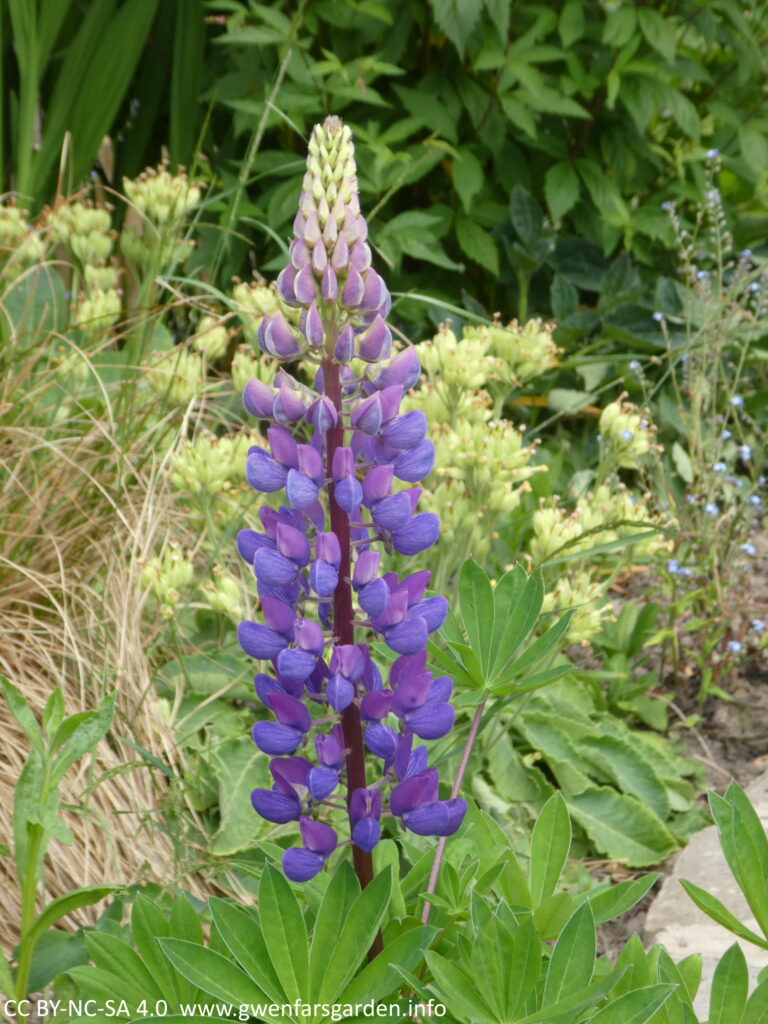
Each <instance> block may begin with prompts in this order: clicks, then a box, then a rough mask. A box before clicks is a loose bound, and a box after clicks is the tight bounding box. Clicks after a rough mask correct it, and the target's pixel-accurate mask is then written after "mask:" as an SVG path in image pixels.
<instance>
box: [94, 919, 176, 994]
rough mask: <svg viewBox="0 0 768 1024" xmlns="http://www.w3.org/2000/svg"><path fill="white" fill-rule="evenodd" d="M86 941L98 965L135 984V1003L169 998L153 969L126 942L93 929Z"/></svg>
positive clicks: (126, 983)
mask: <svg viewBox="0 0 768 1024" xmlns="http://www.w3.org/2000/svg"><path fill="white" fill-rule="evenodd" d="M85 944H86V946H87V947H88V953H89V954H90V957H91V959H92V960H93V962H94V964H96V966H97V967H100V968H101V969H102V970H103V971H109V972H110V973H111V974H113V975H114V976H115V977H116V978H120V979H121V981H122V982H123V983H124V984H125V985H129V986H132V987H133V992H134V993H135V996H136V998H135V1000H134V1002H135V1003H138V1002H140V1001H141V1000H142V999H147V1000H153V1001H154V1000H155V999H164V998H166V993H165V992H164V991H163V990H162V989H161V988H160V986H159V985H158V984H157V982H156V981H155V978H154V976H153V974H152V973H151V971H150V970H149V969H148V968H147V966H146V964H145V963H144V961H143V960H142V959H141V957H140V956H139V955H138V953H137V952H136V951H135V950H134V949H133V947H132V946H130V945H129V944H128V943H127V942H124V941H123V940H122V939H119V938H118V937H117V936H116V935H110V934H109V933H108V932H100V931H93V932H88V933H86V936H85Z"/></svg>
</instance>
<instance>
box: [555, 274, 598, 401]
mask: <svg viewBox="0 0 768 1024" xmlns="http://www.w3.org/2000/svg"><path fill="white" fill-rule="evenodd" d="M549 301H550V302H551V303H552V312H553V313H554V314H555V317H556V318H557V319H558V320H565V318H566V317H569V316H570V315H571V314H572V313H575V312H576V310H577V309H578V306H579V293H578V291H577V290H576V288H575V287H574V286H573V285H572V284H571V282H570V281H569V280H568V278H567V277H564V276H563V275H562V274H555V276H554V277H553V278H552V284H551V285H550V289H549ZM585 384H586V385H587V387H589V388H591V387H592V386H593V385H592V384H590V383H589V382H588V381H585Z"/></svg>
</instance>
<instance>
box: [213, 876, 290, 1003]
mask: <svg viewBox="0 0 768 1024" xmlns="http://www.w3.org/2000/svg"><path fill="white" fill-rule="evenodd" d="M209 903H210V908H211V914H212V916H213V921H214V924H215V925H216V927H217V928H218V930H219V934H220V935H221V937H222V939H223V940H224V942H225V943H226V945H227V948H228V949H229V951H230V953H231V954H232V956H234V958H235V959H236V960H237V962H238V963H239V964H240V966H241V967H242V968H243V970H244V971H245V972H246V974H247V975H248V976H249V977H250V978H251V979H252V980H253V981H254V982H255V983H256V984H257V985H258V986H259V988H260V989H263V991H264V992H265V993H266V995H267V997H268V999H269V1000H270V1001H271V1002H273V1003H281V1002H285V993H284V992H283V989H282V986H281V984H280V980H279V978H278V976H277V973H276V972H275V969H274V967H273V966H272V961H271V960H270V958H269V953H268V952H267V945H266V943H265V941H264V935H263V934H262V930H261V926H260V923H259V921H258V919H257V917H256V915H255V914H251V913H250V912H249V911H248V910H247V909H246V908H245V907H241V906H238V905H237V904H236V903H229V902H228V901H227V900H222V899H218V898H216V897H213V896H212V897H211V899H210V901H209Z"/></svg>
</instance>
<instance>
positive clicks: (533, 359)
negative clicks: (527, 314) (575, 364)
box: [464, 318, 560, 384]
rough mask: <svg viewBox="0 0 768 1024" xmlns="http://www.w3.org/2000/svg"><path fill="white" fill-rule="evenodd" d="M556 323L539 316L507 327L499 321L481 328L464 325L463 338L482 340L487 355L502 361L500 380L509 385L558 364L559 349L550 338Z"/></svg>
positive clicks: (512, 322)
mask: <svg viewBox="0 0 768 1024" xmlns="http://www.w3.org/2000/svg"><path fill="white" fill-rule="evenodd" d="M555 326H556V325H555V324H553V323H545V322H544V321H542V320H541V319H539V318H535V319H533V320H529V321H528V322H527V323H526V324H524V325H523V326H522V327H521V326H520V324H519V323H518V322H517V320H512V321H511V323H509V324H507V325H506V326H504V325H502V324H500V323H494V324H491V325H484V326H482V327H465V328H464V338H465V339H473V340H477V341H484V342H485V343H486V344H487V346H488V347H487V352H488V355H490V356H491V357H493V358H495V359H499V360H501V363H502V365H503V370H502V372H501V374H500V379H501V380H502V381H503V382H504V383H508V384H525V383H526V382H527V381H529V380H531V379H532V378H533V377H539V376H541V374H542V373H545V372H546V371H547V370H550V369H552V368H553V367H554V366H557V363H558V358H557V357H558V354H559V352H560V350H559V349H558V347H557V345H556V344H555V342H554V340H553V338H552V332H553V331H554V329H555Z"/></svg>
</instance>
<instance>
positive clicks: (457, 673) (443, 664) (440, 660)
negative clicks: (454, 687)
mask: <svg viewBox="0 0 768 1024" xmlns="http://www.w3.org/2000/svg"><path fill="white" fill-rule="evenodd" d="M427 650H428V651H429V657H430V661H432V662H434V663H435V664H436V665H438V666H439V667H440V668H442V669H443V670H444V671H446V672H447V673H448V674H449V675H450V676H451V677H452V678H453V680H454V681H455V682H457V683H463V684H464V685H465V686H472V687H474V686H476V685H477V683H476V682H475V680H474V678H473V677H472V676H471V675H470V674H469V672H467V670H466V669H465V668H464V665H463V664H462V663H461V661H459V659H458V658H455V657H454V656H453V655H452V654H451V653H450V652H449V651H444V650H443V649H442V647H439V646H438V645H437V644H436V643H435V642H434V640H430V641H429V643H428V645H427Z"/></svg>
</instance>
